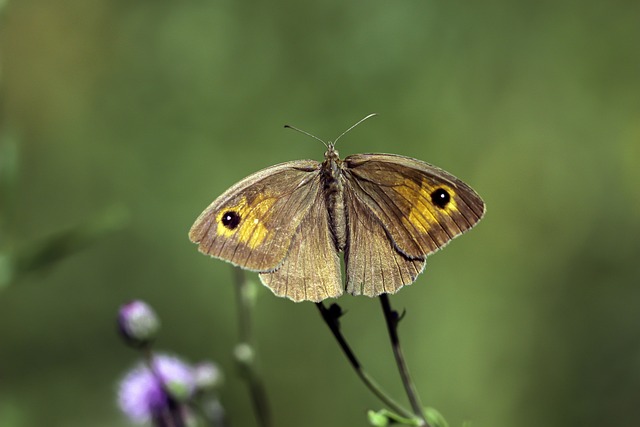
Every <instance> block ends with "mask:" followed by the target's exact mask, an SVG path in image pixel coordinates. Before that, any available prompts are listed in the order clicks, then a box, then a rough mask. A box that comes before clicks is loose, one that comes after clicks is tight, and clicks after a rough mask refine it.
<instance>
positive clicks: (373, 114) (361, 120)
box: [333, 113, 377, 145]
mask: <svg viewBox="0 0 640 427" xmlns="http://www.w3.org/2000/svg"><path fill="white" fill-rule="evenodd" d="M373 116H377V114H376V113H371V114H369V115H368V116H367V117H365V118H363V119H360V120H359V121H358V123H356V124H355V125H353V126H351V127H350V128H349V129H347V130H345V131H344V132H342V133H341V134H340V136H339V137H337V138H336V139H334V140H333V145H336V142H338V140H339V139H340V138H342V137H343V136H344V135H345V134H346V133H347V132H349V131H350V130H351V129H353V128H354V127H356V126H358V125H359V124H360V123H362V122H364V121H365V120H367V119H370V118H371V117H373Z"/></svg>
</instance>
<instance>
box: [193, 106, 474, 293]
mask: <svg viewBox="0 0 640 427" xmlns="http://www.w3.org/2000/svg"><path fill="white" fill-rule="evenodd" d="M371 116H372V115H369V116H367V117H365V118H364V119H362V120H360V121H359V122H358V123H356V124H355V125H354V126H352V127H351V128H349V129H348V130H347V131H345V132H344V133H343V134H342V135H340V136H339V137H338V138H336V140H335V141H334V142H329V143H328V144H326V143H324V142H323V143H324V144H325V145H326V147H327V151H326V152H325V154H324V161H323V162H322V163H319V162H317V161H314V160H296V161H292V162H286V163H281V164H279V165H275V166H271V167H269V168H266V169H264V170H261V171H259V172H256V173H254V174H253V175H250V176H248V177H246V178H245V179H243V180H242V181H240V182H238V183H237V184H235V185H234V186H233V187H231V188H229V189H228V190H227V191H225V192H224V193H223V194H222V195H221V196H220V197H218V198H217V199H216V200H214V201H213V203H211V205H209V207H208V208H207V209H205V211H204V212H202V214H200V216H199V217H198V219H197V220H196V221H195V223H194V224H193V226H192V227H191V231H190V233H189V238H190V239H191V241H193V242H194V243H198V244H199V247H198V249H199V250H200V251H201V252H203V253H205V254H208V255H211V256H214V257H216V258H220V259H223V260H225V261H228V262H230V263H232V264H233V265H236V266H239V267H242V268H244V269H247V270H251V271H257V272H258V273H259V275H260V279H261V280H262V283H264V284H265V285H266V286H267V287H269V288H270V289H271V290H272V291H273V293H275V294H276V295H278V296H285V297H287V298H290V299H292V300H293V301H314V302H319V301H322V300H324V299H326V298H333V297H338V296H340V295H342V293H343V290H344V289H345V287H346V291H347V292H349V293H350V294H353V295H367V296H370V297H374V296H378V295H380V294H383V293H394V292H396V291H398V290H399V289H400V288H402V287H403V286H404V285H409V284H411V283H413V282H414V281H415V280H416V277H417V276H418V274H420V273H421V272H422V270H423V269H424V266H425V262H426V257H427V255H429V254H431V253H433V252H435V251H436V250H438V249H440V248H441V247H443V246H444V245H446V244H447V243H448V242H449V241H451V239H453V238H454V237H456V236H458V235H460V234H462V233H464V232H465V231H467V230H469V229H471V228H472V227H473V226H474V225H475V224H476V223H477V222H478V221H479V220H480V219H481V218H482V216H483V215H484V212H485V206H484V202H483V201H482V199H481V198H480V196H478V194H477V193H476V192H475V191H474V190H473V189H471V187H469V186H468V185H467V184H465V183H464V182H462V181H460V180H459V179H458V178H456V177H455V176H453V175H451V174H449V173H448V172H445V171H444V170H442V169H439V168H437V167H435V166H432V165H430V164H428V163H425V162H422V161H420V160H416V159H412V158H410V157H403V156H399V155H395V154H355V155H351V156H348V157H346V158H345V159H344V160H341V159H340V158H339V157H338V152H337V151H336V150H335V143H336V142H337V141H338V139H340V137H342V136H343V135H344V134H345V133H347V132H348V131H349V130H351V129H353V127H355V126H356V125H358V124H359V123H361V122H362V121H364V120H365V119H367V118H369V117H371ZM288 127H291V126H288ZM294 129H295V128H294ZM296 130H297V129H296ZM301 132H303V131H301ZM303 133H305V134H307V135H309V134H308V133H306V132H303ZM311 136H312V137H313V135H311ZM314 138H316V137H314ZM316 139H319V138H316ZM340 252H343V253H344V263H345V270H346V285H344V286H343V284H342V277H341V272H340V258H339V256H338V254H339V253H340Z"/></svg>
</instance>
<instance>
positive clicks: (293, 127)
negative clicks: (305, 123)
mask: <svg viewBox="0 0 640 427" xmlns="http://www.w3.org/2000/svg"><path fill="white" fill-rule="evenodd" d="M284 127H285V128H288V129H293V130H295V131H298V132H300V133H303V134H305V135H307V136H310V137H311V138H313V139H317V140H318V141H320V142H322V144H323V145H324V146H325V147H327V148H329V145H327V143H326V142H324V141H323V140H321V139H320V138H318V137H317V136H315V135H312V134H310V133H309V132H307V131H304V130H302V129H298V128H297V127H295V126H291V125H284Z"/></svg>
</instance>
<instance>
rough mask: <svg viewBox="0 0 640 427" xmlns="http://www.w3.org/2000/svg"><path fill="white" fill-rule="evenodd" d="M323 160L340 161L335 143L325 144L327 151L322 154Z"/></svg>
mask: <svg viewBox="0 0 640 427" xmlns="http://www.w3.org/2000/svg"><path fill="white" fill-rule="evenodd" d="M324 158H325V160H334V161H336V160H340V154H339V153H338V150H336V146H335V142H332V141H329V142H328V143H327V151H325V152H324Z"/></svg>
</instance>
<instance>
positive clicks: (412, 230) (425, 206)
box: [343, 154, 484, 259]
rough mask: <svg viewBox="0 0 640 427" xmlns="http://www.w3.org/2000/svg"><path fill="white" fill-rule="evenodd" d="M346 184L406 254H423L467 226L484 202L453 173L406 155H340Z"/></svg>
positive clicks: (413, 256)
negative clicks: (342, 159)
mask: <svg viewBox="0 0 640 427" xmlns="http://www.w3.org/2000/svg"><path fill="white" fill-rule="evenodd" d="M343 168H344V176H345V182H346V185H347V186H349V187H351V188H352V189H353V191H352V193H353V194H354V195H355V197H357V198H358V200H360V202H362V203H363V204H364V205H365V206H367V208H368V209H369V211H370V212H371V213H372V215H373V216H375V217H376V218H377V219H378V220H379V221H380V223H381V224H382V226H383V227H384V229H385V231H386V233H387V234H388V236H389V238H390V239H391V241H392V242H393V244H394V245H395V247H396V248H397V249H398V250H399V251H400V252H401V253H402V254H403V255H405V256H406V257H408V258H410V259H424V257H425V256H426V255H428V254H430V253H432V252H434V251H435V250H437V249H439V248H441V247H442V246H444V245H446V244H447V243H448V242H449V241H450V240H451V239H453V238H454V237H456V236H458V235H460V234H462V233H464V232H465V231H467V230H469V229H471V228H472V227H473V226H474V225H475V224H476V223H477V222H478V221H479V220H480V218H482V215H483V214H484V203H483V201H482V199H481V198H480V196H478V195H477V194H476V192H475V191H473V190H472V189H471V188H470V187H469V186H468V185H466V184H465V183H463V182H462V181H460V180H459V179H457V178H456V177H454V176H453V175H451V174H449V173H447V172H445V171H443V170H441V169H439V168H436V167H435V166H431V165H429V164H427V163H424V162H421V161H419V160H416V159H412V158H409V157H403V156H398V155H392V154H357V155H353V156H349V157H347V158H345V160H344V165H343Z"/></svg>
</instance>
